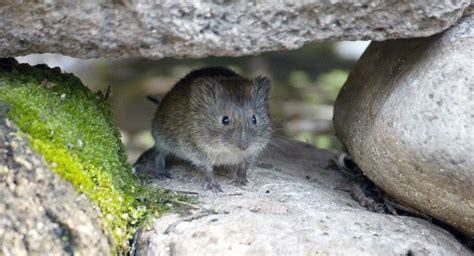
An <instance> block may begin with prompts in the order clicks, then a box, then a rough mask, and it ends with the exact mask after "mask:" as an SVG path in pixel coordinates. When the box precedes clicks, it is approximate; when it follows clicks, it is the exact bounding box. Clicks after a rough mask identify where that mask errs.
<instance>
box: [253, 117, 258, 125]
mask: <svg viewBox="0 0 474 256" xmlns="http://www.w3.org/2000/svg"><path fill="white" fill-rule="evenodd" d="M252 124H257V117H255V116H252Z"/></svg>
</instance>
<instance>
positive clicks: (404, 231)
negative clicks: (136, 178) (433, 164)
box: [137, 141, 470, 255]
mask: <svg viewBox="0 0 474 256" xmlns="http://www.w3.org/2000/svg"><path fill="white" fill-rule="evenodd" d="M278 145H279V146H278V147H273V148H272V150H271V152H270V153H267V154H266V155H263V156H262V157H260V159H259V161H258V164H257V166H259V167H256V168H254V170H252V171H251V172H250V173H249V180H250V184H249V185H248V186H247V187H244V188H238V187H235V186H233V185H230V184H229V181H230V179H231V178H232V175H231V174H229V173H228V172H226V173H225V174H226V175H225V176H220V177H219V181H220V184H221V185H223V189H224V192H223V193H220V194H214V193H212V192H204V191H203V190H202V184H203V181H204V175H203V174H202V173H200V172H197V171H193V170H190V168H188V167H187V165H185V164H175V165H173V166H172V167H171V168H172V170H171V173H172V175H173V176H174V178H173V179H166V180H160V181H156V183H155V185H157V186H160V187H165V188H172V189H175V190H178V191H188V192H190V193H193V192H194V193H197V200H198V203H197V206H194V207H191V208H190V212H191V215H190V216H182V217H180V216H178V215H177V214H168V215H166V216H164V217H162V218H160V219H158V220H157V221H156V223H155V224H154V226H153V227H152V228H151V229H150V230H147V231H143V232H142V234H141V235H140V236H139V238H138V250H137V255H314V254H322V255H470V252H469V251H468V250H466V249H465V248H464V247H463V246H462V245H460V244H459V243H458V242H457V241H456V240H455V239H454V238H453V236H452V235H450V234H449V233H448V232H446V231H444V230H442V229H441V228H439V227H437V226H434V225H433V224H431V223H429V222H427V221H424V220H421V219H417V218H414V217H402V216H392V215H387V214H378V213H373V212H369V211H367V210H366V209H364V208H362V207H360V206H359V205H358V204H357V203H356V202H355V201H353V200H352V199H351V197H350V195H349V193H348V192H345V191H343V190H345V189H347V188H348V187H350V186H351V180H349V179H347V178H345V177H344V176H342V175H341V173H340V172H338V171H335V170H333V169H331V168H329V167H328V164H329V160H330V159H331V158H333V157H334V154H332V153H330V152H328V151H322V150H317V149H315V148H314V147H312V146H309V145H307V144H303V143H299V142H295V141H280V142H278Z"/></svg>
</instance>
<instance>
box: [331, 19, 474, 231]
mask: <svg viewBox="0 0 474 256" xmlns="http://www.w3.org/2000/svg"><path fill="white" fill-rule="evenodd" d="M473 27H474V15H469V16H466V17H464V18H462V19H461V20H460V22H459V23H458V24H457V25H456V26H454V27H452V28H450V29H449V30H447V31H446V32H444V33H442V34H440V35H436V36H432V37H429V38H420V39H409V40H392V41H386V42H381V43H380V42H379V43H377V42H376V43H372V44H371V45H370V46H369V48H368V49H367V50H366V52H365V53H364V54H363V56H362V57H361V59H360V60H359V62H358V63H357V65H356V66H355V68H354V69H353V71H352V73H351V74H350V76H349V78H348V80H347V81H346V83H345V85H344V87H343V88H342V90H341V92H340V94H339V96H338V98H337V101H336V104H335V115H334V123H335V128H336V130H337V135H338V137H339V138H340V140H341V141H342V142H343V143H344V144H345V146H346V147H347V149H348V151H349V152H350V154H351V156H352V158H353V159H354V160H355V162H356V163H357V164H358V165H359V166H360V168H361V169H362V170H363V171H364V173H365V174H366V175H367V176H368V177H369V178H370V179H371V180H372V181H373V182H374V183H376V184H377V185H378V186H380V187H381V188H382V189H384V190H385V191H386V192H387V193H389V194H390V195H392V196H393V197H395V198H396V199H397V200H399V201H401V202H403V203H405V204H408V205H410V206H411V207H413V208H415V209H417V210H419V211H421V212H424V213H427V214H429V215H431V216H433V217H435V218H437V219H440V220H442V221H444V222H446V223H448V224H451V225H453V226H455V227H456V228H458V229H460V230H461V231H463V232H464V233H466V234H468V235H471V236H473V235H474V186H473V185H474V158H473V152H474V132H473V131H474V115H473V113H474V108H473V106H474V105H473V99H474V98H473V96H474V76H473V71H474V62H473V60H474V47H473V46H474V29H473Z"/></svg>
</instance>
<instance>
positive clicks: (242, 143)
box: [237, 140, 249, 150]
mask: <svg viewBox="0 0 474 256" xmlns="http://www.w3.org/2000/svg"><path fill="white" fill-rule="evenodd" d="M237 146H238V147H239V149H240V150H246V149H247V148H248V147H249V142H248V141H245V140H240V141H239V143H237Z"/></svg>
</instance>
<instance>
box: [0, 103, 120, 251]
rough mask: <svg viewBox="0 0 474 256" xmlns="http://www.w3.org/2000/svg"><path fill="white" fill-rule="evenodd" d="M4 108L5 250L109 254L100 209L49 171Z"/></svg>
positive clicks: (0, 144) (1, 201)
mask: <svg viewBox="0 0 474 256" xmlns="http://www.w3.org/2000/svg"><path fill="white" fill-rule="evenodd" d="M1 111H2V109H1V107H0V255H4V256H9V255H15V256H23V255H108V254H109V253H110V252H111V248H110V245H109V242H108V239H107V236H106V235H105V234H104V233H103V231H102V229H101V224H100V222H99V221H98V215H99V212H98V210H97V209H96V208H95V207H94V206H93V205H92V204H91V202H90V201H89V200H88V199H87V197H85V196H84V195H79V194H77V193H76V191H75V190H74V188H73V187H72V186H71V185H70V184H69V183H67V182H65V181H63V180H62V179H61V178H60V177H58V176H56V174H54V173H53V172H52V171H50V170H49V169H48V168H47V167H46V165H45V163H44V161H43V159H42V158H41V157H40V156H38V155H37V154H36V153H34V152H33V151H31V149H30V148H29V147H28V143H27V142H26V141H25V140H24V139H23V138H21V137H20V136H19V135H18V133H17V130H16V128H15V127H14V126H13V124H12V123H10V122H8V120H6V119H4V117H3V116H2V113H1Z"/></svg>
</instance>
